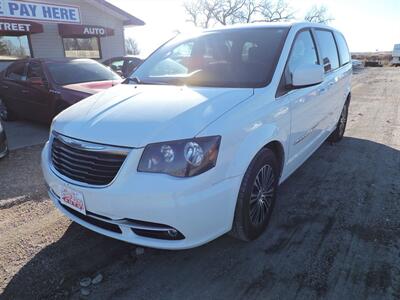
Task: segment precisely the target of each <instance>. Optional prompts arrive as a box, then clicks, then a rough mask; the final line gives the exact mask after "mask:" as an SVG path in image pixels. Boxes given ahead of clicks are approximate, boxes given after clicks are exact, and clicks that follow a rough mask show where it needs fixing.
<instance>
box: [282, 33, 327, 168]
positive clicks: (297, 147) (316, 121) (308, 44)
mask: <svg viewBox="0 0 400 300" xmlns="http://www.w3.org/2000/svg"><path fill="white" fill-rule="evenodd" d="M303 64H307V65H309V64H319V58H318V54H317V48H316V45H315V42H314V39H313V36H312V34H311V32H310V31H309V30H303V31H301V32H299V33H298V34H297V37H296V39H295V41H294V44H293V47H292V50H291V52H290V56H289V59H288V62H287V65H286V68H285V73H284V76H283V78H282V80H284V81H285V84H284V85H285V86H286V87H287V94H286V95H284V97H289V102H290V110H291V120H292V122H291V134H290V139H289V143H290V144H289V155H288V156H289V157H288V162H287V170H288V172H289V173H291V172H292V171H294V170H295V169H297V168H298V167H299V166H300V165H301V164H302V163H303V162H304V161H305V160H306V159H307V158H308V157H309V156H310V155H311V153H312V152H313V151H314V150H315V149H316V148H317V147H318V146H319V145H320V143H321V140H322V139H324V135H326V130H325V128H324V126H325V125H324V122H325V119H326V115H327V107H326V103H325V93H326V92H327V90H326V88H325V87H324V83H321V84H318V85H314V86H310V87H304V88H293V87H291V72H292V71H293V70H294V69H295V68H296V67H298V66H301V65H303Z"/></svg>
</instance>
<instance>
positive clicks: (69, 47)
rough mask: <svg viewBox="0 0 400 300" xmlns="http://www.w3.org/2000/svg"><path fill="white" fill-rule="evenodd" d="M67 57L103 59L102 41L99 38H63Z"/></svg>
mask: <svg viewBox="0 0 400 300" xmlns="http://www.w3.org/2000/svg"><path fill="white" fill-rule="evenodd" d="M63 44H64V52H65V57H70V58H95V59H96V58H101V51H100V40H99V38H98V37H89V38H75V37H74V38H66V37H64V38H63Z"/></svg>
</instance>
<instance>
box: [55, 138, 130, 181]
mask: <svg viewBox="0 0 400 300" xmlns="http://www.w3.org/2000/svg"><path fill="white" fill-rule="evenodd" d="M128 152H129V149H128V148H118V147H111V146H105V145H101V144H94V143H88V142H83V141H79V140H75V139H71V138H68V137H65V136H62V135H59V134H53V138H52V146H51V161H52V164H53V167H54V169H55V170H56V171H57V172H59V173H60V174H61V175H63V176H65V177H67V178H69V179H72V180H74V181H78V182H81V183H85V184H89V185H96V186H104V185H108V184H110V183H111V182H112V180H113V179H114V178H115V176H116V175H117V173H118V171H119V169H120V168H121V166H122V164H123V162H124V160H125V158H126V156H127V154H128Z"/></svg>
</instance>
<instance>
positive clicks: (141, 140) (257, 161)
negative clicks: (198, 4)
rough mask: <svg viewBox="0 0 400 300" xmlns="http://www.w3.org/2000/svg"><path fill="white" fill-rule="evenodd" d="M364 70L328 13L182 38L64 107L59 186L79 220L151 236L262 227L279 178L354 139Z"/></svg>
mask: <svg viewBox="0 0 400 300" xmlns="http://www.w3.org/2000/svg"><path fill="white" fill-rule="evenodd" d="M351 74H352V66H351V59H350V54H349V50H348V48H347V44H346V41H345V39H344V37H343V35H342V34H341V33H340V32H338V31H337V30H335V29H333V28H331V27H328V26H325V25H320V24H312V23H293V24H285V23H283V24H279V23H278V24H269V23H266V24H262V23H257V24H252V25H242V26H233V27H226V28H222V29H214V30H209V31H205V32H204V33H203V34H198V35H196V36H184V35H181V36H178V37H176V38H174V39H173V40H171V41H169V42H168V43H166V44H165V45H164V46H162V47H161V48H159V49H158V50H157V51H156V52H154V53H153V54H152V55H151V56H150V57H149V58H148V59H146V61H145V62H143V64H142V65H140V67H139V68H138V69H137V70H136V71H135V72H134V73H133V74H132V76H131V77H130V78H128V79H127V80H125V81H124V84H121V85H119V86H116V87H113V88H111V89H109V90H107V91H104V92H102V93H101V94H98V95H94V96H91V97H89V98H88V99H86V100H85V101H82V102H81V103H78V104H76V105H74V106H72V107H70V108H69V109H67V110H65V111H64V112H62V113H61V114H59V115H58V116H57V117H56V118H55V119H54V122H53V125H52V128H51V137H50V140H49V142H48V143H47V144H46V145H45V147H44V149H43V152H42V169H43V173H44V177H45V180H46V182H47V184H48V186H49V195H50V197H51V199H52V200H53V202H54V204H55V205H56V207H58V208H59V209H60V210H61V211H62V212H63V213H64V214H65V215H67V216H68V217H69V218H70V219H72V220H74V221H76V222H77V223H79V224H81V225H83V226H85V227H87V228H89V229H91V230H93V231H96V232H99V233H101V234H104V235H107V236H110V237H113V238H116V239H120V240H124V241H127V242H130V243H134V244H139V245H144V246H148V247H154V248H165V249H184V248H191V247H195V246H199V245H201V244H204V243H206V242H208V241H210V240H213V239H215V238H217V237H218V236H221V235H222V234H224V233H227V232H230V233H231V234H232V235H234V236H235V237H238V238H239V239H242V240H245V241H249V240H253V239H256V238H257V237H258V236H260V235H261V234H262V233H263V232H264V230H265V229H266V227H267V225H268V222H269V220H270V217H271V213H272V209H273V207H274V203H275V201H276V195H277V189H278V186H279V184H280V183H282V182H283V181H285V180H286V179H287V178H288V177H289V176H290V175H291V174H292V173H293V172H294V171H295V170H296V169H297V168H298V167H299V166H300V165H301V164H302V163H303V162H304V161H305V160H306V159H307V158H308V157H310V155H311V154H312V153H313V152H314V151H315V150H317V149H318V148H319V147H320V145H321V144H322V143H323V142H324V141H325V140H326V139H329V140H330V141H331V142H338V141H340V140H341V139H342V137H343V134H344V131H345V127H346V122H347V112H348V108H349V103H350V95H351V92H350V88H351V84H350V81H351V76H352V75H351ZM338 151H339V150H338Z"/></svg>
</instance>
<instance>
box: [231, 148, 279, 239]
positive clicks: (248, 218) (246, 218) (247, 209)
mask: <svg viewBox="0 0 400 300" xmlns="http://www.w3.org/2000/svg"><path fill="white" fill-rule="evenodd" d="M264 167H267V169H266V170H269V171H270V172H272V176H273V177H272V183H271V186H270V187H271V188H272V192H271V189H270V188H269V185H268V187H267V186H266V191H264V192H265V193H266V195H268V196H265V195H264V196H262V194H263V193H262V192H261V195H260V191H259V192H257V188H256V185H257V183H256V179H257V178H258V176H259V174H260V172H262V170H265V169H263V168H264ZM279 174H280V172H279V164H278V161H277V159H276V156H275V154H274V153H273V152H272V150H271V149H269V148H264V149H262V150H260V151H259V152H258V153H257V155H256V156H255V157H254V158H253V160H252V162H251V163H250V165H249V167H248V168H247V171H246V173H245V175H244V177H243V180H242V183H241V185H240V190H239V195H238V199H237V203H236V209H235V216H234V220H233V225H232V230H231V232H230V235H232V236H233V237H235V238H237V239H240V240H243V241H251V240H254V239H256V238H258V237H259V236H260V235H261V234H262V233H263V232H264V231H265V228H266V227H267V225H268V223H269V220H270V218H271V214H272V210H273V208H274V205H275V200H276V194H277V188H278V182H279ZM255 194H257V197H255ZM263 197H264V198H263ZM251 202H253V203H252V204H251ZM257 207H258V208H262V209H263V211H264V218H263V219H262V220H261V221H260V219H259V218H257V216H256V215H254V210H256V209H257ZM265 209H267V210H265ZM255 221H260V222H255Z"/></svg>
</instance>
